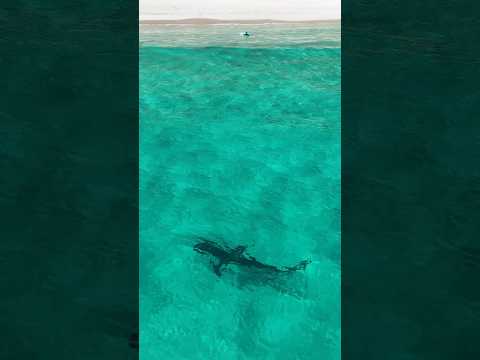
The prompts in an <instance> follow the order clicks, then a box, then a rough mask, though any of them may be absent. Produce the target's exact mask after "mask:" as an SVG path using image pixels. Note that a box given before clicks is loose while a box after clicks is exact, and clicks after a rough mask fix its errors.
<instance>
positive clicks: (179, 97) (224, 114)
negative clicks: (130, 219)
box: [140, 39, 340, 360]
mask: <svg viewBox="0 0 480 360" xmlns="http://www.w3.org/2000/svg"><path fill="white" fill-rule="evenodd" d="M320 42H321V39H320ZM140 87H141V88H140V324H141V335H140V336H141V337H140V342H141V349H140V351H141V354H140V355H141V356H142V357H143V358H144V359H189V360H192V359H222V360H224V359H316V358H319V359H332V360H333V359H336V360H337V359H339V358H340V49H339V48H338V47H337V48H324V47H321V46H317V47H302V46H298V45H297V46H294V47H292V46H275V47H243V48H241V47H235V48H232V47H198V48H189V47H166V46H162V47H160V46H145V44H144V45H143V46H142V47H141V49H140ZM196 236H202V237H207V238H210V239H216V240H217V241H222V242H224V243H226V244H228V245H229V246H237V245H240V244H242V245H247V246H248V249H247V251H248V253H249V254H251V255H253V256H255V257H256V258H257V259H258V260H260V261H262V262H266V263H268V264H273V265H277V266H282V265H287V266H291V265H293V264H295V263H297V262H298V261H300V260H303V259H311V260H312V263H311V264H310V265H309V266H308V267H307V269H306V271H305V272H299V273H295V274H292V275H291V276H282V277H281V278H276V279H270V278H266V277H265V276H264V274H262V273H258V272H252V271H247V270H242V269H238V268H237V267H235V266H229V268H228V270H227V272H226V273H225V274H224V275H223V276H222V277H220V278H219V277H217V276H215V274H214V273H213V271H212V267H211V265H210V264H209V260H208V258H206V257H204V256H202V255H200V254H198V253H196V252H194V251H193V250H192V246H193V245H194V243H195V237H196Z"/></svg>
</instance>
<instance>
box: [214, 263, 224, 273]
mask: <svg viewBox="0 0 480 360" xmlns="http://www.w3.org/2000/svg"><path fill="white" fill-rule="evenodd" d="M224 265H225V263H223V262H219V263H218V264H213V272H214V273H215V275H217V276H222V267H223V266H224Z"/></svg>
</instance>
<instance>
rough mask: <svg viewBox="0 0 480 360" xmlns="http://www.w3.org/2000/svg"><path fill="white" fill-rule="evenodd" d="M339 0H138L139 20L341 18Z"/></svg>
mask: <svg viewBox="0 0 480 360" xmlns="http://www.w3.org/2000/svg"><path fill="white" fill-rule="evenodd" d="M340 4H341V2H340V0H140V20H150V19H152V20H153V19H158V20H177V19H186V18H214V19H222V20H255V19H273V20H330V19H332V20H333V19H340V9H341V7H340Z"/></svg>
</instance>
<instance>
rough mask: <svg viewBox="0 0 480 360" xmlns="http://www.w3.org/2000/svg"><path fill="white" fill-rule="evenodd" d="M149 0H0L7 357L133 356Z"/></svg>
mask: <svg viewBox="0 0 480 360" xmlns="http://www.w3.org/2000/svg"><path fill="white" fill-rule="evenodd" d="M137 17H138V0H135V1H131V0H129V1H126V0H115V1H113V0H105V1H83V0H74V1H60V0H52V1H40V0H31V1H8V0H7V1H3V2H2V4H1V5H0V82H1V86H0V92H1V94H0V124H1V125H0V134H1V140H0V174H1V176H0V208H1V212H2V213H1V216H2V221H1V227H0V239H1V240H0V279H1V280H0V289H1V294H2V296H1V298H0V309H1V313H2V314H1V316H0V329H1V330H2V338H1V339H2V340H1V342H2V345H1V346H0V358H1V359H9V360H15V359H49V360H52V359H82V360H85V359H90V360H92V359H116V360H119V359H134V358H136V357H138V352H137V351H136V350H135V349H132V347H131V346H129V338H130V337H131V335H132V333H134V332H136V331H138V18H137Z"/></svg>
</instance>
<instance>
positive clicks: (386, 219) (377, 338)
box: [342, 0, 480, 360]
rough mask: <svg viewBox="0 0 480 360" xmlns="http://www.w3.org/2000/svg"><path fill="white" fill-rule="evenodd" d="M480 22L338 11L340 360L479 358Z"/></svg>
mask: <svg viewBox="0 0 480 360" xmlns="http://www.w3.org/2000/svg"><path fill="white" fill-rule="evenodd" d="M478 14H480V3H478V2H472V1H445V0H440V1H439V0H437V1H413V0H406V1H391V0H381V1H363V0H343V1H342V162H343V164H342V191H343V193H342V208H343V215H342V222H343V224H342V254H343V258H342V346H343V348H342V354H343V359H344V360H358V359H369V360H377V359H378V360H387V359H395V360H396V359H398V360H413V359H422V360H426V359H435V360H442V359H445V360H447V359H448V360H451V359H480V342H479V341H478V336H479V334H480V331H479V330H480V287H479V286H478V283H479V274H480V241H479V233H480V227H479V224H480V218H479V215H480V211H479V210H480V122H479V121H480V85H479V84H480V60H479V59H480V41H479V36H478V34H480V20H479V19H480V17H479V16H478Z"/></svg>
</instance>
